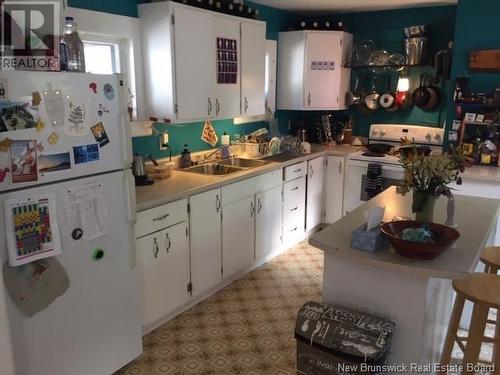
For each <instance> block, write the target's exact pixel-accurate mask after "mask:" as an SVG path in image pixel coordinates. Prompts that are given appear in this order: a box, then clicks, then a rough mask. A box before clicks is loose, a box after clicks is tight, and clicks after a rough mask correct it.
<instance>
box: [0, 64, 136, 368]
mask: <svg viewBox="0 0 500 375" xmlns="http://www.w3.org/2000/svg"><path fill="white" fill-rule="evenodd" d="M127 93H128V92H127V88H126V85H125V84H124V82H123V78H122V76H120V75H90V74H79V73H49V72H0V244H1V245H2V246H0V250H1V251H0V258H1V260H2V266H3V264H4V263H6V262H10V264H11V266H12V265H13V264H14V265H15V264H16V259H18V260H19V262H20V263H23V262H29V261H30V254H35V253H36V251H33V249H32V248H30V246H31V245H30V244H32V243H31V242H29V241H28V240H26V241H25V239H23V238H22V234H21V235H20V236H21V237H18V235H19V233H20V232H18V227H15V228H14V230H13V228H12V226H13V225H18V221H17V220H18V218H17V217H16V218H15V219H12V218H11V217H10V212H15V211H12V210H13V209H12V202H13V201H16V202H23V201H25V202H26V201H30V200H31V199H37V197H50V199H51V204H52V206H50V210H49V211H50V217H51V220H52V221H51V228H50V230H51V232H52V235H54V237H56V236H55V234H56V233H57V234H58V236H57V237H59V238H51V241H53V242H54V243H56V242H57V241H59V244H60V246H59V251H60V255H56V256H55V258H54V259H56V260H57V261H59V263H60V264H61V265H62V267H63V269H64V271H65V272H66V274H67V277H68V279H69V287H68V288H67V290H66V291H65V292H64V294H62V295H61V296H59V297H58V298H56V299H55V300H54V301H53V302H51V303H50V304H49V305H48V306H47V307H46V308H44V309H42V310H41V311H38V312H37V313H36V314H34V315H33V316H31V317H30V316H28V315H27V314H25V313H23V312H21V310H20V309H19V308H18V306H17V305H16V304H15V303H14V301H13V299H12V298H11V297H10V295H9V293H8V290H7V286H6V285H4V282H3V280H2V281H1V282H0V284H1V285H2V287H3V288H5V289H6V290H5V291H4V294H5V295H6V296H5V301H6V304H7V311H8V321H9V324H10V332H11V342H12V348H13V353H14V362H15V369H16V374H17V375H89V374H92V375H106V374H111V373H113V372H114V371H116V370H118V369H119V368H121V367H122V366H124V365H125V364H126V363H128V362H130V361H131V360H133V359H134V358H136V357H137V356H139V355H140V354H141V353H142V332H141V315H142V312H141V310H140V297H139V288H138V275H137V270H136V268H135V259H134V249H133V246H134V236H133V223H134V221H135V187H134V180H133V176H132V174H131V170H130V165H131V159H132V150H131V139H130V135H129V126H128V119H127V117H128V115H127ZM97 187H98V188H97ZM93 188H95V189H97V190H96V191H97V193H96V194H95V196H94V195H92V194H87V193H89V191H90V190H92V189H93ZM79 189H82V192H83V193H82V194H83V198H82V199H83V200H82V201H77V203H75V201H72V199H76V198H75V196H76V195H78V194H77V193H81V192H80V191H79ZM72 193H74V194H73V195H72ZM93 193H95V191H93ZM86 194H87V195H86ZM89 196H90V197H91V198H89ZM80 198H81V197H80ZM87 198H89V200H85V199H87ZM16 204H17V203H16ZM6 206H8V207H7V209H6V208H5V207H6ZM23 233H24V232H23ZM20 238H21V239H20ZM13 239H14V240H13ZM9 246H10V247H9ZM37 246H41V245H37ZM13 247H15V250H16V251H18V252H16V253H15V256H14V255H12V253H11V254H10V255H9V252H12V248H13ZM55 247H57V246H55ZM27 249H28V250H27ZM37 249H40V248H37ZM31 251H33V252H31ZM30 252H31V253H30ZM96 254H98V255H96ZM20 255H23V256H25V258H23V257H21V256H20ZM18 256H19V257H18ZM16 257H18V258H16ZM14 258H15V259H14ZM33 259H34V258H33ZM16 267H23V266H22V265H21V266H16ZM0 274H1V273H0Z"/></svg>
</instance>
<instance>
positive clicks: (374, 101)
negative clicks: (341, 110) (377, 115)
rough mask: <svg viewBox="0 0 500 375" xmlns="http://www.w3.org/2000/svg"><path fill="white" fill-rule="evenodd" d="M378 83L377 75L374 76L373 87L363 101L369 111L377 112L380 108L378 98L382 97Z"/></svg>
mask: <svg viewBox="0 0 500 375" xmlns="http://www.w3.org/2000/svg"><path fill="white" fill-rule="evenodd" d="M376 84H377V77H373V81H372V89H371V91H370V92H369V93H368V94H366V95H365V97H364V98H363V103H364V106H365V108H366V109H367V110H368V113H371V112H375V111H376V110H377V109H378V100H379V98H380V94H379V93H378V92H377V88H376Z"/></svg>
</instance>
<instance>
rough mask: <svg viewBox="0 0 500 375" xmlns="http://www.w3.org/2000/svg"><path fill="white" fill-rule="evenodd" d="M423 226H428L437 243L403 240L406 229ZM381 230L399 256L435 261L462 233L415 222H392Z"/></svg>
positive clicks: (439, 225) (437, 225)
mask: <svg viewBox="0 0 500 375" xmlns="http://www.w3.org/2000/svg"><path fill="white" fill-rule="evenodd" d="M423 225H428V226H429V227H430V228H431V230H432V232H433V233H434V234H435V235H436V237H437V240H436V241H435V242H414V241H406V240H403V239H401V237H402V233H403V230H405V229H406V228H421V227H422V226H423ZM381 230H382V233H383V234H384V235H385V236H386V237H387V238H388V239H389V241H390V242H391V244H392V246H393V247H394V249H395V250H396V251H397V252H398V253H399V254H401V255H403V256H405V257H407V258H413V259H434V258H436V257H438V256H439V255H441V254H442V253H443V252H444V251H445V250H447V249H448V248H449V247H450V246H451V245H453V243H454V242H455V241H456V240H458V238H459V237H460V233H458V232H457V231H456V230H455V229H453V228H450V227H448V226H446V225H442V224H436V223H424V222H421V221H413V220H400V221H391V222H388V223H385V224H383V225H382V228H381Z"/></svg>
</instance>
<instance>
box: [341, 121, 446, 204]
mask: <svg viewBox="0 0 500 375" xmlns="http://www.w3.org/2000/svg"><path fill="white" fill-rule="evenodd" d="M443 139H444V129H442V128H438V127H426V126H419V125H403V124H373V125H371V127H370V135H369V138H368V145H369V148H371V147H377V146H374V145H388V146H391V147H387V149H388V150H387V151H386V152H378V153H377V152H375V153H374V152H370V151H368V150H362V151H358V152H355V153H353V154H350V155H349V160H348V162H347V175H346V180H345V189H344V191H345V194H344V211H345V213H348V212H350V211H352V210H354V209H356V208H357V207H359V206H360V205H361V204H363V203H364V202H365V201H366V200H368V198H367V196H366V193H365V191H364V183H363V181H364V179H365V178H366V172H367V170H368V164H370V163H377V164H380V165H381V166H382V179H383V186H384V187H385V188H387V187H389V186H392V185H397V184H398V183H399V182H400V181H401V180H402V179H403V175H404V172H403V167H402V166H401V162H400V153H399V151H398V150H399V148H400V147H402V145H403V143H407V142H408V141H410V142H414V143H415V145H416V146H417V147H426V148H429V149H430V152H432V153H441V152H442V149H443Z"/></svg>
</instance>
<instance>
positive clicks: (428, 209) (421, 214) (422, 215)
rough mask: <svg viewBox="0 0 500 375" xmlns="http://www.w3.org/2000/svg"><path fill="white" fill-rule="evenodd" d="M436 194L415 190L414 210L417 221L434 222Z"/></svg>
mask: <svg viewBox="0 0 500 375" xmlns="http://www.w3.org/2000/svg"><path fill="white" fill-rule="evenodd" d="M436 199H437V198H436V196H434V195H432V194H429V193H427V192H422V191H414V192H413V204H412V211H413V213H414V214H415V220H416V221H424V222H432V221H433V220H434V206H435V204H436Z"/></svg>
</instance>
